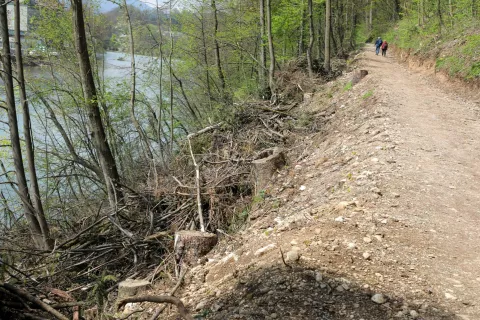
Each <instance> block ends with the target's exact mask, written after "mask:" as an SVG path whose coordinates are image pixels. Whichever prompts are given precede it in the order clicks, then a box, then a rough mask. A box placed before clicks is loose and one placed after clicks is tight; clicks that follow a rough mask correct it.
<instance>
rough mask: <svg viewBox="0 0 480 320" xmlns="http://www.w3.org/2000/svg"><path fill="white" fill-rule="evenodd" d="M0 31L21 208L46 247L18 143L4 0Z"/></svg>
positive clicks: (35, 237)
mask: <svg viewBox="0 0 480 320" xmlns="http://www.w3.org/2000/svg"><path fill="white" fill-rule="evenodd" d="M0 33H1V37H2V43H3V52H2V58H3V59H2V64H3V70H2V72H1V77H2V80H3V83H4V87H5V103H6V107H7V113H8V126H9V129H10V143H11V147H12V155H13V164H14V168H15V175H16V178H17V184H18V194H19V196H20V198H21V201H22V203H23V210H24V212H25V217H26V218H27V221H28V224H29V228H30V232H31V234H32V238H33V241H34V243H35V245H36V247H38V248H44V247H46V243H44V239H43V236H42V230H41V228H40V224H39V222H38V219H37V217H36V215H35V212H34V208H33V205H32V202H31V199H30V194H29V191H28V185H27V178H26V176H25V167H24V165H23V159H22V148H21V145H20V136H19V131H18V121H17V110H16V106H15V96H14V90H13V70H12V58H11V52H10V39H9V34H8V24H7V4H6V2H5V0H0Z"/></svg>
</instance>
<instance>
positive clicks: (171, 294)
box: [150, 267, 187, 320]
mask: <svg viewBox="0 0 480 320" xmlns="http://www.w3.org/2000/svg"><path fill="white" fill-rule="evenodd" d="M186 274H187V267H184V268H183V269H182V272H180V277H179V278H178V281H177V284H176V285H175V287H174V288H173V289H172V291H170V296H172V297H173V296H174V295H175V292H177V290H178V288H180V286H181V285H182V282H183V279H184V278H185V275H186ZM166 308H167V305H164V306H163V307H161V308H160V309H158V310H157V312H155V314H154V315H153V316H152V317H151V318H150V320H157V318H158V316H159V315H160V314H161V313H162V312H163V310H165V309H166Z"/></svg>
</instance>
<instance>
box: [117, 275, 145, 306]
mask: <svg viewBox="0 0 480 320" xmlns="http://www.w3.org/2000/svg"><path fill="white" fill-rule="evenodd" d="M148 286H150V282H149V281H147V280H134V279H126V280H124V281H122V282H120V283H119V284H118V295H117V302H119V301H121V300H123V299H125V298H128V297H133V296H136V295H137V294H139V293H142V292H143V291H145V290H146V289H147V288H148Z"/></svg>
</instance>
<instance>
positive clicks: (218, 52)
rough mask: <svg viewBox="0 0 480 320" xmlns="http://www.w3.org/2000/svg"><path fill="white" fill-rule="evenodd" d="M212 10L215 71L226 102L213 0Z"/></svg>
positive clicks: (213, 0) (215, 10)
mask: <svg viewBox="0 0 480 320" xmlns="http://www.w3.org/2000/svg"><path fill="white" fill-rule="evenodd" d="M211 6H212V10H213V19H214V20H213V22H214V29H213V41H214V43H215V62H216V65H217V72H218V78H219V79H220V88H221V90H222V92H221V93H220V94H221V96H222V99H223V101H224V102H228V97H227V93H226V90H227V85H226V84H225V75H224V74H223V69H222V61H221V59H220V46H219V44H218V39H217V33H218V17H217V5H216V3H215V0H212V2H211Z"/></svg>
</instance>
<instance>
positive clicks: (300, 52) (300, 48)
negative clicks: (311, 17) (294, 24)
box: [298, 0, 305, 57]
mask: <svg viewBox="0 0 480 320" xmlns="http://www.w3.org/2000/svg"><path fill="white" fill-rule="evenodd" d="M300 5H301V6H302V18H301V19H300V30H299V36H298V56H299V57H300V56H301V55H303V53H304V52H305V42H304V40H303V38H304V35H303V32H304V30H305V1H304V0H302V2H301V4H300Z"/></svg>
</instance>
